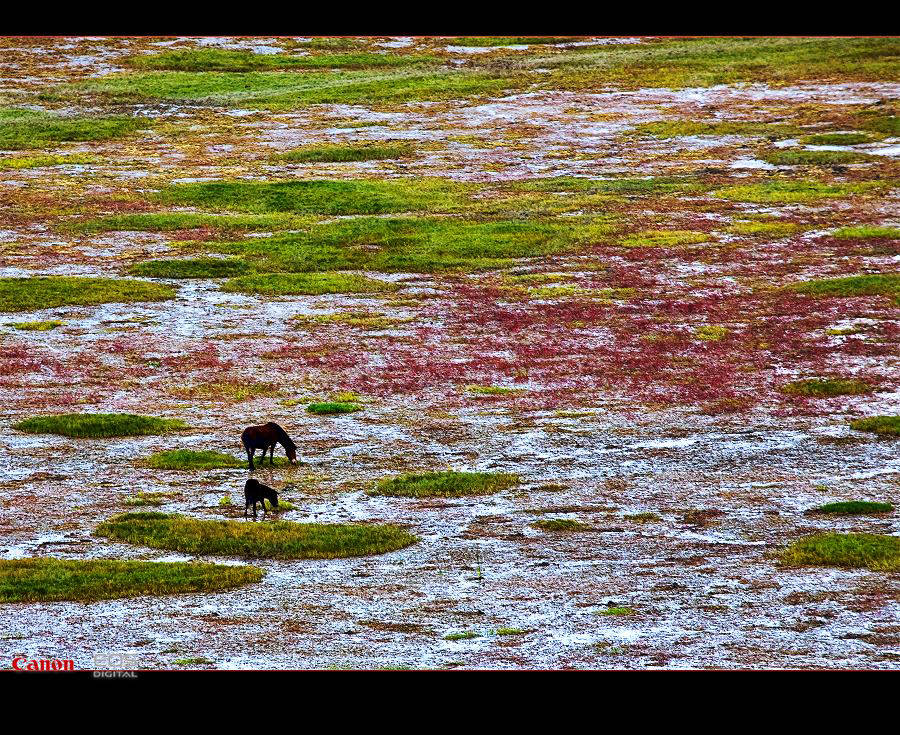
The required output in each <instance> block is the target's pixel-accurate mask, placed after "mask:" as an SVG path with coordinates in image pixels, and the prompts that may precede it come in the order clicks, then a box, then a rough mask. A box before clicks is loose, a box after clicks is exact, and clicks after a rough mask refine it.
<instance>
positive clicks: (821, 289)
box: [793, 273, 900, 304]
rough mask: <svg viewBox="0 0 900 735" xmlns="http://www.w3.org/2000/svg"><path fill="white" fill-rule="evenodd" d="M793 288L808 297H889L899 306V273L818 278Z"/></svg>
mask: <svg viewBox="0 0 900 735" xmlns="http://www.w3.org/2000/svg"><path fill="white" fill-rule="evenodd" d="M793 288H794V289H795V290H796V291H798V292H800V293H803V294H807V295H809V296H820V297H826V296H832V297H835V296H836V297H840V298H851V297H854V296H891V297H893V300H894V303H897V304H900V273H873V274H870V275H865V276H848V277H845V278H820V279H816V280H811V281H803V282H801V283H797V284H795V285H794V286H793Z"/></svg>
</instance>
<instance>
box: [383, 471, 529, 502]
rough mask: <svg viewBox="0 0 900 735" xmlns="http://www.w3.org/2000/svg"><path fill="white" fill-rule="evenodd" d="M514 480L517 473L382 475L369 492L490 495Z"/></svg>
mask: <svg viewBox="0 0 900 735" xmlns="http://www.w3.org/2000/svg"><path fill="white" fill-rule="evenodd" d="M518 483H519V476H518V475H511V474H506V473H501V472H423V473H419V474H407V475H398V476H396V477H387V478H384V479H382V480H380V481H379V482H378V485H377V487H376V488H375V489H374V490H372V491H370V493H371V494H372V495H389V496H393V497H409V498H425V497H434V496H438V497H445V498H452V497H462V496H467V495H490V494H491V493H496V492H499V491H501V490H506V489H507V488H510V487H513V486H514V485H517V484H518Z"/></svg>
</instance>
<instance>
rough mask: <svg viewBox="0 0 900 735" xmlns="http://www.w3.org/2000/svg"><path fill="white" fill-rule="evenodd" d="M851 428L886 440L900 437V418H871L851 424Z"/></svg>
mask: <svg viewBox="0 0 900 735" xmlns="http://www.w3.org/2000/svg"><path fill="white" fill-rule="evenodd" d="M850 428H851V429H854V430H856V431H867V432H871V433H872V434H877V435H878V436H882V437H886V438H891V437H895V436H900V416H871V417H870V418H867V419H857V420H856V421H851V422H850Z"/></svg>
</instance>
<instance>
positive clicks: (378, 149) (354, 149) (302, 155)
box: [275, 142, 413, 163]
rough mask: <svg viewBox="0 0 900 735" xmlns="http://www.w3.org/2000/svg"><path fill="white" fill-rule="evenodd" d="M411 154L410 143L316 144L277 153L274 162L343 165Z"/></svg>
mask: <svg viewBox="0 0 900 735" xmlns="http://www.w3.org/2000/svg"><path fill="white" fill-rule="evenodd" d="M412 153H413V147H412V144H410V143H374V142H373V143H317V144H315V145H307V146H303V148H297V149H296V150H293V151H287V152H285V153H279V154H278V155H276V156H275V160H277V161H286V162H288V163H344V162H352V161H383V160H390V159H394V158H407V157H409V156H411V155H412Z"/></svg>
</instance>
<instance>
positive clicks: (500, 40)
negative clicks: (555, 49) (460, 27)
mask: <svg viewBox="0 0 900 735" xmlns="http://www.w3.org/2000/svg"><path fill="white" fill-rule="evenodd" d="M581 40H583V37H582V36H455V37H453V38H448V39H447V45H449V46H473V47H475V48H490V47H493V46H498V47H499V46H541V45H547V44H557V43H568V42H570V41H581Z"/></svg>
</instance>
